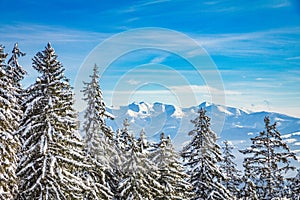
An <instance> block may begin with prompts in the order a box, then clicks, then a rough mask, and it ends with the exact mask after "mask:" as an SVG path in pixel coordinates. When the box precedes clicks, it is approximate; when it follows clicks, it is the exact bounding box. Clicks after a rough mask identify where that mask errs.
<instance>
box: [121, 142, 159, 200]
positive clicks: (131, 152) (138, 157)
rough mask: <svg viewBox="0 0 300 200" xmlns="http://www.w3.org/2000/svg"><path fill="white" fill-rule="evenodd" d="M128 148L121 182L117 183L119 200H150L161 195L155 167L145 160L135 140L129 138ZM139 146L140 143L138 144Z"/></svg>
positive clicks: (145, 154) (144, 154)
mask: <svg viewBox="0 0 300 200" xmlns="http://www.w3.org/2000/svg"><path fill="white" fill-rule="evenodd" d="M128 140H129V141H130V143H129V146H128V147H129V148H128V150H127V151H125V153H126V155H125V157H126V159H125V161H124V163H123V175H122V180H121V181H120V183H119V188H118V189H119V196H120V197H119V199H121V200H129V199H134V200H150V199H154V198H155V197H156V196H160V195H162V194H161V186H160V184H159V182H157V181H156V180H157V179H158V178H159V174H158V171H157V167H156V166H155V165H154V164H153V163H152V162H151V161H150V160H149V159H148V158H147V157H148V152H147V151H146V150H145V149H142V148H141V146H140V145H139V144H138V142H137V140H136V139H135V138H134V137H133V136H130V137H129V138H128ZM140 144H141V143H140Z"/></svg>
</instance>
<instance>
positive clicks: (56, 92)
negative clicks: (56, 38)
mask: <svg viewBox="0 0 300 200" xmlns="http://www.w3.org/2000/svg"><path fill="white" fill-rule="evenodd" d="M33 68H34V69H35V70H37V71H38V72H39V73H40V76H39V77H38V78H37V80H36V82H35V83H34V84H33V85H32V86H30V87H29V88H28V89H27V92H28V94H30V95H28V96H27V98H26V100H25V106H26V109H25V112H24V117H23V119H22V121H21V127H20V129H19V134H20V136H21V139H22V141H23V142H22V144H23V146H22V151H21V160H20V162H19V166H18V169H17V175H18V176H19V178H20V184H19V195H18V198H17V199H31V200H34V199H82V198H83V197H82V194H84V193H85V191H86V190H90V188H89V187H87V186H86V185H85V184H84V181H83V180H82V178H81V177H80V176H79V175H80V172H81V171H82V170H83V168H85V167H87V168H88V167H90V166H89V165H87V164H85V163H86V160H85V155H84V152H83V143H82V141H81V138H80V135H79V133H78V130H77V129H78V122H77V116H76V112H75V110H74V109H73V101H74V100H73V93H72V91H71V87H70V84H69V81H68V79H66V78H65V76H64V68H63V66H62V65H61V63H60V62H59V61H57V55H56V54H55V51H54V49H53V48H52V47H51V44H50V43H48V44H47V46H46V48H45V50H44V51H42V52H38V53H37V54H36V56H35V57H34V58H33Z"/></svg>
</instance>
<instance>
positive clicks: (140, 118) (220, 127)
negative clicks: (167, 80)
mask: <svg viewBox="0 0 300 200" xmlns="http://www.w3.org/2000/svg"><path fill="white" fill-rule="evenodd" d="M200 108H205V109H206V110H207V115H208V116H209V117H210V118H211V127H212V130H213V131H215V132H216V133H217V135H218V136H219V137H220V139H219V141H223V140H230V141H231V142H232V143H233V144H234V145H235V146H236V147H237V148H245V147H246V146H249V145H250V138H251V137H254V136H255V135H256V134H259V132H261V131H263V130H264V117H265V116H269V117H270V119H271V123H273V122H277V129H278V130H279V132H280V133H281V135H282V136H283V139H284V140H286V142H288V143H289V146H290V147H291V149H292V150H294V151H296V152H299V153H300V118H296V117H291V116H288V115H284V114H280V113H275V112H266V111H262V112H252V111H246V110H242V109H238V108H234V107H227V106H224V105H217V104H213V103H207V102H203V103H201V104H200V105H197V106H192V107H189V108H180V107H178V106H175V105H170V104H163V103H159V102H156V103H152V104H150V103H146V102H139V103H136V102H133V103H131V104H129V105H128V106H120V107H109V108H107V111H108V112H110V113H111V114H113V115H114V116H115V120H113V121H112V120H107V124H108V125H109V126H111V127H112V128H113V130H116V129H117V128H121V127H122V123H123V120H124V119H125V118H127V119H128V120H129V122H130V123H131V125H130V131H131V133H132V134H135V135H138V134H139V133H140V131H141V130H142V129H144V130H145V132H146V134H147V137H148V139H149V140H157V139H158V138H159V134H160V133H161V132H164V133H165V134H167V135H170V136H171V138H172V139H173V141H174V145H175V147H176V148H177V149H181V148H182V146H183V145H184V144H185V143H186V142H188V141H189V140H190V139H191V138H190V136H189V135H188V132H189V131H190V130H192V129H193V124H192V123H191V122H190V120H192V119H194V118H195V117H196V116H197V111H198V110H199V109H200ZM82 120H83V113H80V121H82Z"/></svg>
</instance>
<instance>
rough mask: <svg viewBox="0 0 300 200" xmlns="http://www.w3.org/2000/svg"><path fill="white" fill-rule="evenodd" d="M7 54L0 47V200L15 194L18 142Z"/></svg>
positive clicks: (16, 113) (14, 90)
mask: <svg viewBox="0 0 300 200" xmlns="http://www.w3.org/2000/svg"><path fill="white" fill-rule="evenodd" d="M6 57H7V54H6V53H4V47H3V46H2V45H0V199H12V198H13V196H14V195H15V194H16V193H17V189H18V188H17V177H16V175H15V170H16V165H17V151H18V149H19V141H18V139H17V138H16V137H15V131H16V129H17V127H18V119H19V110H20V109H19V107H18V103H17V98H16V96H15V92H16V88H15V87H14V85H13V81H12V78H13V77H12V76H11V74H8V73H7V71H8V65H7V64H6V63H5V59H6Z"/></svg>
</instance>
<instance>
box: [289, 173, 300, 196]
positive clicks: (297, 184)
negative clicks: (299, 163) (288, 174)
mask: <svg viewBox="0 0 300 200" xmlns="http://www.w3.org/2000/svg"><path fill="white" fill-rule="evenodd" d="M297 171H298V172H297V174H296V176H295V177H294V178H292V179H291V186H290V189H291V199H294V200H300V169H298V170H297Z"/></svg>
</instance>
